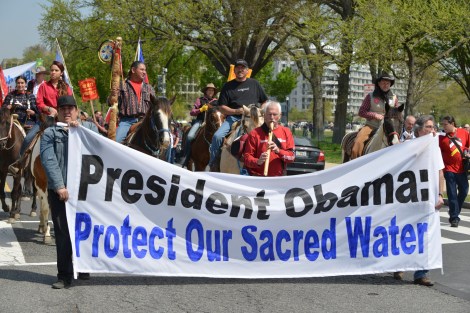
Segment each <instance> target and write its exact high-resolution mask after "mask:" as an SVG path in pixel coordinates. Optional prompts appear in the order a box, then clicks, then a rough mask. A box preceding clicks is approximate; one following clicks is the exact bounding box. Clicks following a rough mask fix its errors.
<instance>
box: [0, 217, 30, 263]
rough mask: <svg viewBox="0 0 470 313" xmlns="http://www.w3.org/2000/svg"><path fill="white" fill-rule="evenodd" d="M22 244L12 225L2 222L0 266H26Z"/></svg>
mask: <svg viewBox="0 0 470 313" xmlns="http://www.w3.org/2000/svg"><path fill="white" fill-rule="evenodd" d="M25 263H26V261H25V259H24V256H23V251H22V250H21V246H20V243H19V242H18V239H17V238H16V236H15V232H14V231H13V228H12V227H11V225H10V224H8V223H6V222H5V221H0V266H11V265H19V264H25Z"/></svg>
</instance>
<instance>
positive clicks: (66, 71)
mask: <svg viewBox="0 0 470 313" xmlns="http://www.w3.org/2000/svg"><path fill="white" fill-rule="evenodd" d="M55 41H56V43H57V52H59V54H60V58H61V59H62V61H63V63H62V64H63V65H64V70H65V73H67V76H68V78H69V80H70V81H69V84H70V85H72V79H71V78H70V75H69V71H68V70H67V66H66V65H65V58H64V55H63V54H62V50H61V49H60V45H59V40H58V39H57V38H56V39H55ZM64 76H65V74H64ZM70 89H72V96H73V97H74V98H75V93H74V92H73V88H72V86H70Z"/></svg>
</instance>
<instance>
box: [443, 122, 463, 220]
mask: <svg viewBox="0 0 470 313" xmlns="http://www.w3.org/2000/svg"><path fill="white" fill-rule="evenodd" d="M441 126H442V128H443V129H444V132H445V134H442V135H440V136H439V147H440V148H441V153H442V159H443V161H444V178H445V179H446V189H447V198H448V199H449V222H450V226H451V227H458V226H459V221H460V218H459V214H460V210H461V209H462V205H463V202H464V201H465V197H466V196H467V193H468V178H467V173H466V172H465V171H464V168H463V164H462V160H463V158H464V154H466V153H468V147H469V144H470V143H469V142H470V137H469V134H468V131H466V130H465V129H462V128H457V126H456V124H455V119H454V117H453V116H445V117H443V118H442V120H441Z"/></svg>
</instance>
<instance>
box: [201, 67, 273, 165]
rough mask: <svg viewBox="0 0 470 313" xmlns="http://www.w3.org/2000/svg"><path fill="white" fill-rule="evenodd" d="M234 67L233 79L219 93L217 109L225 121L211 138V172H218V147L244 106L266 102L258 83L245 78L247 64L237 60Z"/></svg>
mask: <svg viewBox="0 0 470 313" xmlns="http://www.w3.org/2000/svg"><path fill="white" fill-rule="evenodd" d="M234 65H235V68H234V72H235V79H234V80H231V81H229V82H227V83H225V85H224V86H223V87H222V91H221V92H220V97H219V104H218V108H219V110H220V112H221V113H222V114H224V115H225V121H224V122H223V123H222V126H220V128H219V129H218V130H217V131H216V132H215V134H214V137H212V143H211V145H210V148H209V152H210V160H209V167H210V170H211V171H212V172H219V171H220V168H219V167H220V147H221V146H222V143H223V142H224V138H225V136H226V135H227V134H228V133H229V132H230V129H231V128H232V124H233V123H235V122H238V121H239V120H241V118H242V115H243V112H244V106H246V105H250V104H257V105H259V104H262V103H264V102H266V101H267V100H268V97H267V96H266V93H265V92H264V90H263V87H261V85H260V83H259V82H258V81H257V80H255V79H253V78H248V77H247V75H248V69H249V66H248V63H247V62H246V61H245V60H243V59H238V60H236V61H235V64H234Z"/></svg>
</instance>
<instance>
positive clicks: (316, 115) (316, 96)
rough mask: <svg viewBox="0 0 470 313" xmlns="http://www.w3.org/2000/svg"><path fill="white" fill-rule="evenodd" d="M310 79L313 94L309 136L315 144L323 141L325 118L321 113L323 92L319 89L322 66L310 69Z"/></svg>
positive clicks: (318, 65)
mask: <svg viewBox="0 0 470 313" xmlns="http://www.w3.org/2000/svg"><path fill="white" fill-rule="evenodd" d="M311 73H312V78H311V80H310V84H311V85H312V93H313V117H312V121H313V133H312V134H311V136H312V139H313V140H316V141H317V142H319V141H322V140H323V139H324V134H325V130H324V127H323V126H324V124H325V117H324V112H323V97H322V94H323V91H322V87H321V79H322V75H323V66H322V65H321V64H315V65H314V66H313V68H312V71H311Z"/></svg>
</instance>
